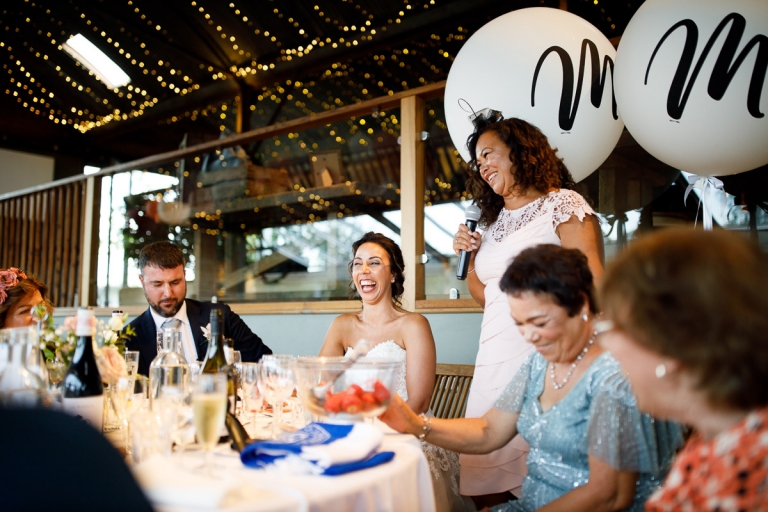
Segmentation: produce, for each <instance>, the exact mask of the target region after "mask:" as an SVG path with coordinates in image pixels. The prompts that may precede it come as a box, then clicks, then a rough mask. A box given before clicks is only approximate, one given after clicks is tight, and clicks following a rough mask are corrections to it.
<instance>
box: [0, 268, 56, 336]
mask: <svg viewBox="0 0 768 512" xmlns="http://www.w3.org/2000/svg"><path fill="white" fill-rule="evenodd" d="M47 294H48V287H47V286H45V285H44V284H43V283H41V282H40V281H38V280H37V279H35V277H34V276H32V275H27V274H26V272H24V271H23V270H20V269H18V268H16V267H10V268H7V269H0V329H6V328H8V327H25V326H28V325H33V324H34V323H35V322H36V319H35V318H34V316H33V314H32V309H33V308H34V307H35V306H37V305H38V304H40V303H43V304H44V305H45V309H47V310H48V312H49V313H50V312H51V311H52V310H53V305H52V304H51V302H50V301H49V300H48V298H47V297H46V295H47Z"/></svg>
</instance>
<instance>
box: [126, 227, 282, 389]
mask: <svg viewBox="0 0 768 512" xmlns="http://www.w3.org/2000/svg"><path fill="white" fill-rule="evenodd" d="M138 267H139V272H141V274H139V280H140V281H141V287H142V288H143V289H144V296H145V297H146V299H147V302H148V303H149V308H147V310H146V311H145V312H144V313H142V314H141V315H139V316H137V317H136V318H135V319H134V320H133V321H132V322H131V324H130V325H131V326H132V327H133V328H134V329H135V330H136V336H133V337H131V338H130V339H129V340H128V341H127V342H126V344H125V347H126V349H128V350H138V351H139V373H140V374H142V375H148V373H149V365H150V363H151V362H152V360H153V359H154V358H155V356H157V333H158V332H162V329H163V328H164V327H173V328H177V329H179V330H180V331H181V339H182V349H183V355H184V358H185V359H186V360H187V361H189V362H192V361H203V360H204V359H205V354H206V351H207V350H208V332H207V331H206V329H208V328H210V317H211V309H212V308H213V306H212V303H211V302H200V301H197V300H193V299H187V298H186V295H187V279H186V277H185V274H184V253H183V252H182V250H181V248H180V247H179V246H178V245H176V244H173V243H171V242H155V243H153V244H149V245H147V246H146V247H144V248H143V249H142V250H141V253H140V254H139V261H138ZM216 307H218V308H220V309H221V310H222V313H223V316H224V325H222V334H223V335H224V336H226V337H229V338H232V339H233V340H234V349H235V350H239V351H240V353H241V354H242V359H243V362H258V361H259V359H261V356H263V355H264V354H271V353H272V350H270V348H269V347H267V346H266V345H265V344H264V342H262V341H261V338H259V337H258V336H257V335H255V334H254V333H253V332H252V331H251V329H250V328H249V327H248V325H246V323H245V322H243V320H242V319H241V318H240V317H239V316H238V315H237V314H235V313H233V312H232V309H230V307H229V306H227V305H226V304H216Z"/></svg>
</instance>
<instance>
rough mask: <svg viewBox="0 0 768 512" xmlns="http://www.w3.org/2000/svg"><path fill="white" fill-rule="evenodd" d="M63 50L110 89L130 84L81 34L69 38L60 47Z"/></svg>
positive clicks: (120, 70)
mask: <svg viewBox="0 0 768 512" xmlns="http://www.w3.org/2000/svg"><path fill="white" fill-rule="evenodd" d="M62 47H63V48H64V50H65V51H66V52H67V53H68V54H70V55H71V56H72V57H74V58H75V59H76V60H78V61H79V62H80V64H82V65H83V66H85V67H86V68H88V69H89V70H91V71H92V72H93V74H95V75H96V76H97V77H99V80H101V81H102V82H104V85H106V86H107V87H109V88H110V89H117V88H118V87H122V86H123V85H126V84H128V83H130V82H131V77H129V76H128V75H126V74H125V71H123V70H122V69H120V66H118V65H117V64H115V62H114V61H113V60H112V59H110V58H109V57H107V56H106V55H105V54H104V52H102V51H101V50H99V49H98V48H96V46H95V45H94V44H93V43H92V42H90V41H89V40H88V39H86V38H85V37H84V36H83V35H82V34H77V35H76V36H74V37H71V38H70V39H69V40H68V41H67V42H66V43H64V44H63V45H62Z"/></svg>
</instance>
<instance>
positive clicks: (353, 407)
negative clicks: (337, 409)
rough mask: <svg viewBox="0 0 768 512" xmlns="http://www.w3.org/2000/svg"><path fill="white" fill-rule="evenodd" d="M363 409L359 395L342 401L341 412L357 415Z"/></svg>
mask: <svg viewBox="0 0 768 512" xmlns="http://www.w3.org/2000/svg"><path fill="white" fill-rule="evenodd" d="M362 408H363V401H362V400H361V399H360V397H359V396H357V395H347V396H345V397H344V399H343V400H342V401H341V410H342V411H344V412H346V413H347V414H357V413H359V412H360V410H361V409H362Z"/></svg>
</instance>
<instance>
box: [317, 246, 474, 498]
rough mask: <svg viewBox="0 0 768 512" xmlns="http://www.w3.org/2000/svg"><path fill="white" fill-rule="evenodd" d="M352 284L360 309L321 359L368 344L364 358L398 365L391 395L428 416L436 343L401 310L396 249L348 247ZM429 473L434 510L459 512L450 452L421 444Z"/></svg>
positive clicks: (342, 323) (331, 338) (336, 329)
mask: <svg viewBox="0 0 768 512" xmlns="http://www.w3.org/2000/svg"><path fill="white" fill-rule="evenodd" d="M352 252H353V255H354V258H353V259H352V261H351V262H350V263H349V273H350V275H351V276H352V284H353V286H354V289H355V291H356V293H357V294H358V295H359V297H360V300H361V301H362V302H363V307H362V309H361V310H360V311H354V312H351V313H346V314H344V315H341V316H339V317H337V318H336V319H334V321H333V323H332V324H331V327H330V328H329V329H328V333H327V334H326V335H325V341H324V342H323V347H322V349H321V350H320V355H321V356H343V355H345V354H347V353H348V352H349V351H350V350H353V349H352V347H353V346H354V345H355V343H357V341H358V340H359V339H361V338H362V339H365V340H366V341H367V342H368V344H369V345H370V350H369V351H368V355H370V356H374V357H385V358H388V359H389V358H391V359H396V360H398V361H401V363H402V366H401V367H400V371H399V372H398V375H397V380H396V382H395V391H396V392H397V394H398V395H399V396H401V397H402V398H403V400H405V401H406V403H407V404H408V406H410V408H411V409H412V410H413V411H415V412H416V414H418V413H422V414H424V415H425V416H427V417H431V416H432V413H431V412H430V411H429V401H430V399H431V398H432V388H433V387H434V385H435V340H434V338H433V336H432V329H431V328H430V326H429V322H428V321H427V319H426V318H424V316H422V315H420V314H418V313H410V312H408V311H406V310H404V309H402V308H401V307H400V296H401V295H402V294H403V291H404V288H403V283H404V282H405V274H404V271H405V264H404V262H403V254H402V252H401V251H400V247H398V246H397V244H396V243H395V242H393V241H392V240H390V239H389V238H387V237H386V236H384V235H382V234H379V233H373V232H369V233H366V234H365V235H364V236H363V237H362V238H361V239H360V240H358V241H356V242H355V243H354V244H352ZM422 448H423V449H424V453H425V455H426V456H427V461H428V462H429V469H430V473H431V475H432V484H433V485H432V487H433V491H434V496H435V502H436V505H437V510H439V511H440V512H443V511H445V512H463V510H464V504H463V502H462V500H461V497H460V496H459V485H458V482H457V477H458V472H459V467H458V458H457V456H456V454H455V453H453V452H448V451H446V450H443V449H442V448H438V447H436V446H433V445H430V444H428V443H422Z"/></svg>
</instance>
